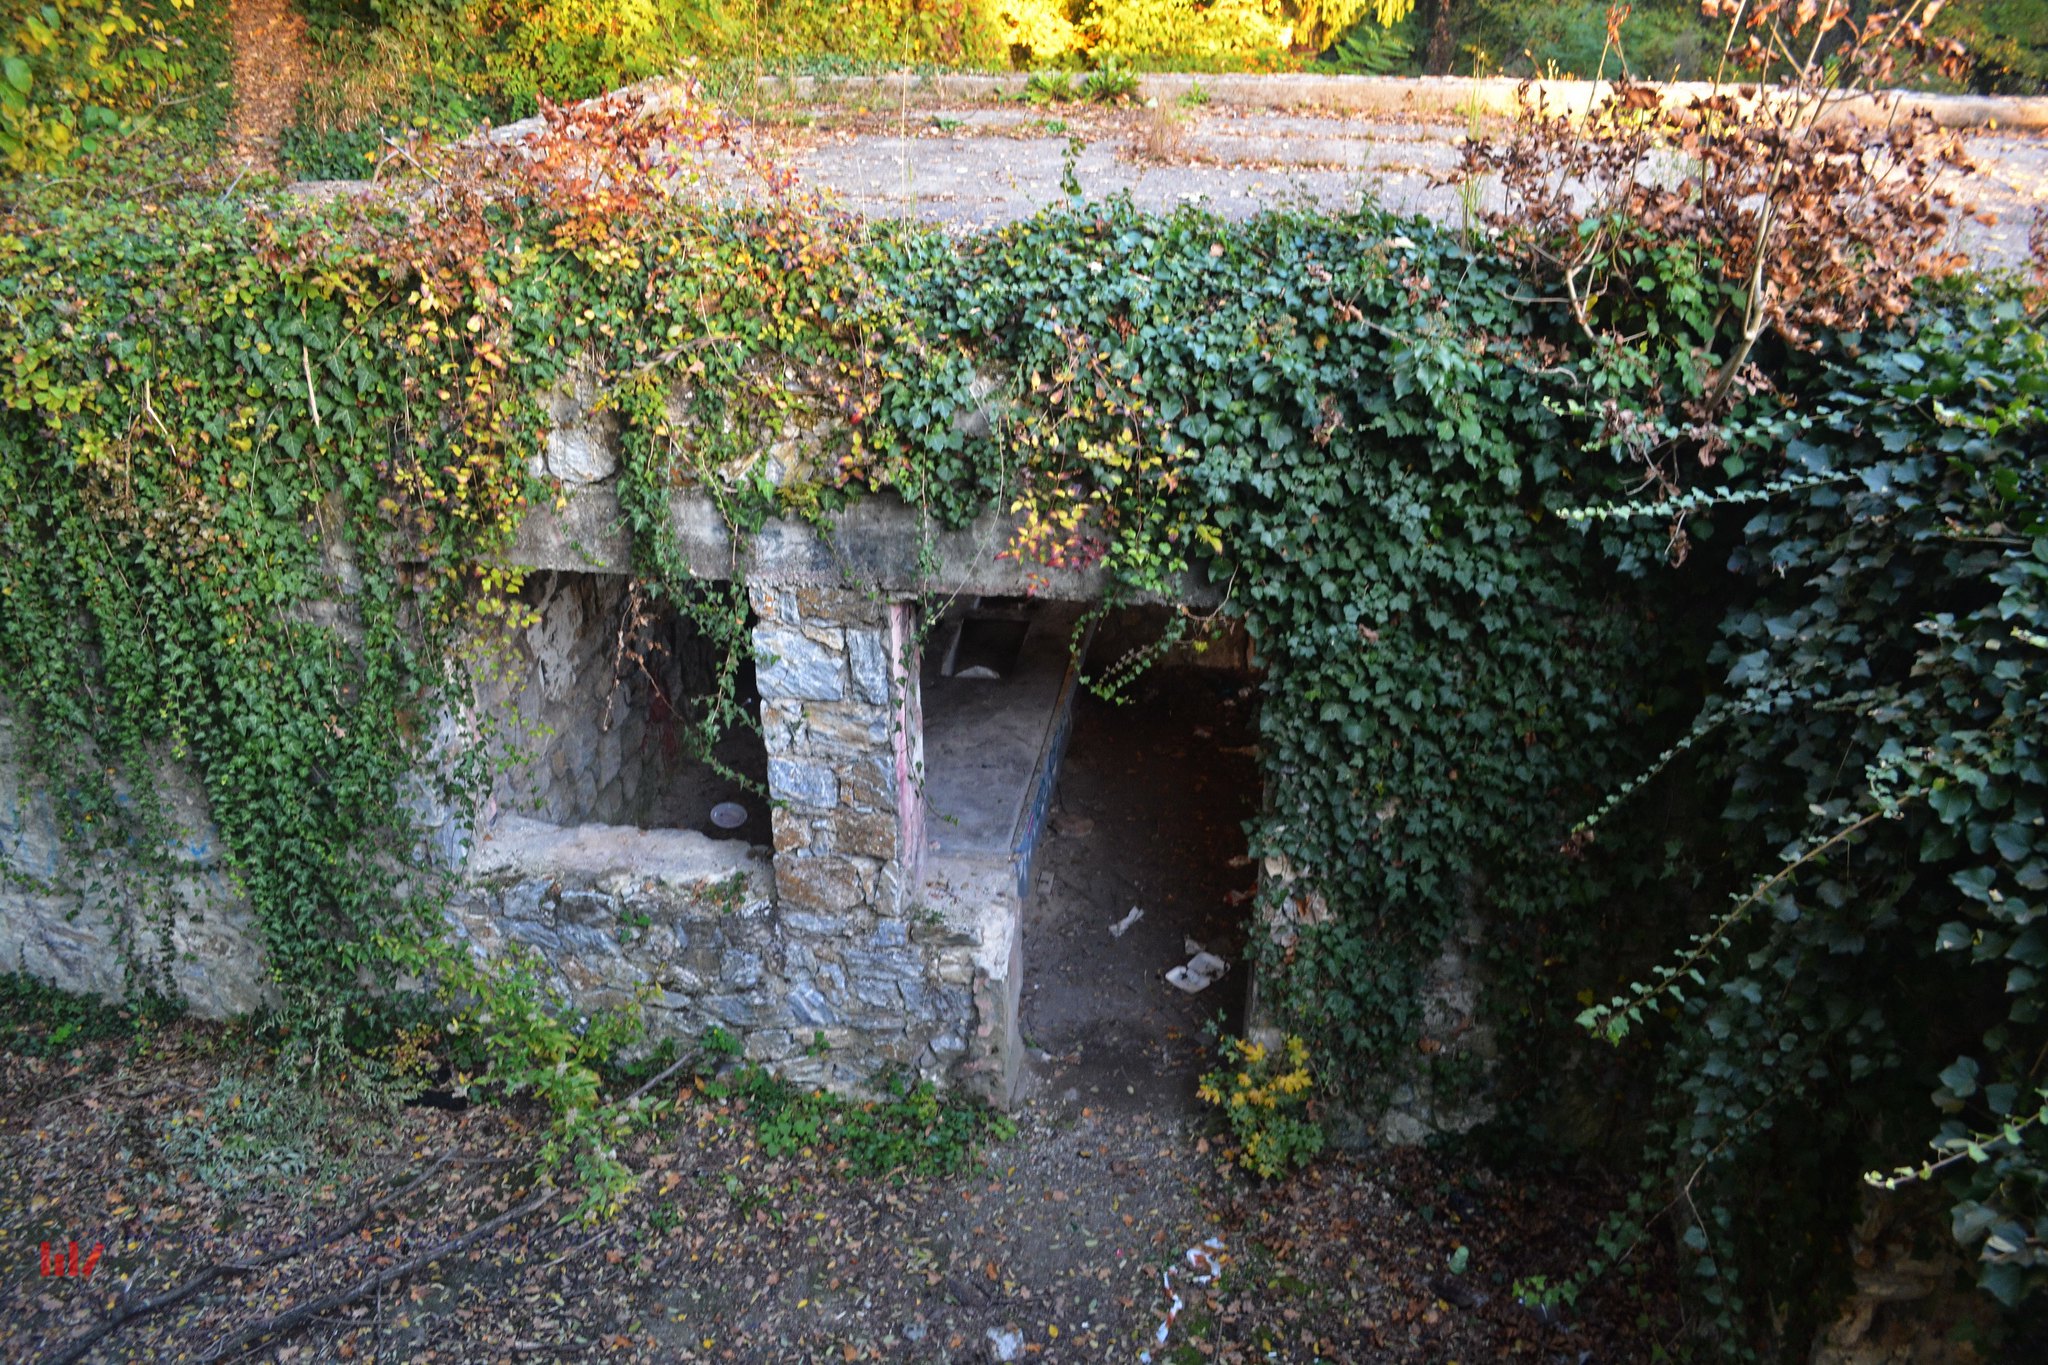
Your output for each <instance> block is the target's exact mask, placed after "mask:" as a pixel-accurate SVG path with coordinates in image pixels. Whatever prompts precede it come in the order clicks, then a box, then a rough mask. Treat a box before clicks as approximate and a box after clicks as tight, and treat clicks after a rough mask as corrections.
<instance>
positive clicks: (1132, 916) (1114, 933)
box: [1109, 905, 1145, 938]
mask: <svg viewBox="0 0 2048 1365" xmlns="http://www.w3.org/2000/svg"><path fill="white" fill-rule="evenodd" d="M1143 918H1145V912H1144V911H1143V910H1140V909H1139V908H1138V907H1137V906H1135V905H1134V906H1132V907H1131V911H1130V913H1129V914H1127V915H1125V916H1124V917H1123V918H1122V919H1120V920H1118V921H1117V922H1116V923H1115V924H1112V925H1110V926H1109V936H1110V937H1111V938H1122V937H1123V936H1124V933H1125V931H1126V930H1128V929H1129V928H1130V927H1131V926H1132V925H1133V924H1136V923H1137V922H1138V921H1139V920H1141V919H1143Z"/></svg>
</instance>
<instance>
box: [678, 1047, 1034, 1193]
mask: <svg viewBox="0 0 2048 1365" xmlns="http://www.w3.org/2000/svg"><path fill="white" fill-rule="evenodd" d="M879 1088H880V1090H881V1092H882V1096H881V1098H879V1099H874V1100H854V1099H846V1098H843V1097H841V1096H838V1095H834V1094H831V1093H830V1092H828V1091H824V1090H812V1089H806V1088H804V1087H802V1086H799V1085H796V1084H794V1083H792V1082H790V1081H787V1080H784V1079H782V1078H781V1077H779V1076H776V1075H774V1074H772V1073H770V1072H769V1071H768V1070H766V1069H765V1068H763V1067H760V1066H754V1065H748V1066H743V1067H741V1068H739V1069H738V1070H737V1071H734V1072H731V1073H729V1074H728V1075H726V1076H725V1077H723V1078H720V1079H717V1080H712V1081H707V1082H705V1084H704V1086H703V1093H704V1094H705V1095H706V1096H707V1097H710V1098H712V1099H720V1098H730V1099H731V1100H733V1101H734V1107H735V1109H736V1110H738V1111H739V1112H741V1113H743V1114H744V1115H745V1116H746V1118H747V1119H748V1120H749V1121H750V1122H751V1123H752V1124H753V1125H754V1136H755V1139H756V1140H757V1141H758V1142H759V1143H760V1144H761V1150H762V1151H763V1152H764V1153H765V1154H766V1155H768V1156H771V1157H787V1156H803V1155H807V1154H808V1155H812V1156H816V1157H817V1158H819V1159H820V1161H821V1162H824V1163H826V1164H829V1165H830V1167H831V1168H832V1169H833V1170H834V1171H835V1172H837V1173H840V1174H847V1175H857V1176H894V1177H897V1178H905V1179H907V1178H918V1179H930V1178H935V1177H941V1176H950V1175H959V1174H961V1173H962V1172H964V1171H967V1170H970V1169H972V1168H973V1165H974V1162H975V1159H976V1154H977V1152H979V1151H980V1149H981V1148H982V1146H983V1145H985V1144H986V1143H989V1142H1004V1141H1008V1140H1009V1139H1010V1138H1012V1137H1014V1136H1016V1133H1017V1126H1016V1124H1014V1123H1012V1122H1011V1121H1010V1120H1009V1119H1008V1118H1006V1117H1004V1116H1003V1115H1001V1114H998V1113H997V1112H995V1111H994V1110H993V1109H990V1108H989V1107H988V1106H987V1105H985V1104H983V1103H981V1102H979V1101H977V1100H972V1099H967V1098H964V1097H962V1096H958V1095H951V1094H941V1093H940V1092H939V1091H938V1090H937V1088H935V1087H934V1086H933V1085H932V1083H931V1082H930V1081H923V1080H917V1081H913V1080H911V1079H910V1078H909V1077H908V1076H906V1075H903V1074H901V1073H898V1074H894V1075H889V1076H885V1077H883V1078H882V1080H881V1083H880V1087H879Z"/></svg>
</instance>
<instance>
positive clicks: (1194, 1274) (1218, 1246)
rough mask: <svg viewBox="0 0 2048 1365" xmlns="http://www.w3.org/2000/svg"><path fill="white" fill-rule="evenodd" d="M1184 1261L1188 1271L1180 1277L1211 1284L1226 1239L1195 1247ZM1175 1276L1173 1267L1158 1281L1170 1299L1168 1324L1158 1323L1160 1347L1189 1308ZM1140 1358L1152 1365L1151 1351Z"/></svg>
mask: <svg viewBox="0 0 2048 1365" xmlns="http://www.w3.org/2000/svg"><path fill="white" fill-rule="evenodd" d="M1184 1259H1185V1260H1186V1261H1187V1263H1188V1265H1187V1269H1186V1270H1183V1271H1181V1272H1180V1273H1181V1274H1183V1275H1185V1276H1186V1277H1187V1278H1188V1279H1190V1280H1192V1281H1194V1282H1195V1283H1196V1284H1207V1283H1209V1281H1211V1280H1213V1279H1215V1278H1216V1276H1217V1274H1218V1273H1219V1272H1220V1271H1221V1270H1222V1269H1223V1239H1222V1238H1221V1237H1211V1238H1209V1239H1208V1240H1206V1241H1204V1242H1201V1243H1200V1244H1198V1245H1196V1246H1191V1247H1189V1248H1188V1249H1187V1251H1186V1252H1185V1253H1184ZM1173 1275H1174V1270H1173V1268H1172V1267H1168V1268H1167V1269H1165V1270H1162V1271H1160V1272H1159V1282H1160V1284H1162V1285H1164V1286H1165V1288H1166V1297H1167V1298H1168V1299H1169V1300H1170V1302H1168V1304H1167V1305H1166V1321H1165V1322H1162V1323H1160V1324H1159V1331H1158V1333H1157V1334H1156V1335H1155V1337H1154V1340H1155V1341H1157V1342H1158V1343H1159V1344H1160V1345H1161V1346H1164V1345H1165V1344H1166V1338H1167V1336H1168V1334H1169V1333H1171V1332H1172V1331H1173V1323H1174V1319H1176V1318H1178V1317H1179V1316H1180V1310H1181V1309H1183V1308H1185V1307H1187V1305H1186V1304H1185V1303H1183V1302H1181V1297H1180V1295H1179V1294H1178V1293H1177V1292H1176V1291H1175V1290H1174V1287H1173ZM1138 1359H1139V1361H1140V1362H1141V1363H1142V1365H1150V1362H1151V1359H1152V1353H1151V1352H1150V1351H1140V1352H1139V1353H1138Z"/></svg>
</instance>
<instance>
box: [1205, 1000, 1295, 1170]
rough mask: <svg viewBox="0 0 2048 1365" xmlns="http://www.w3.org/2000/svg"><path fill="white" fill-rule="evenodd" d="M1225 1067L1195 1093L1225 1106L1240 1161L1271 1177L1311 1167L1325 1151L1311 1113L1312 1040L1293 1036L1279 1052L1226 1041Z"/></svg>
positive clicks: (1245, 1042)
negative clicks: (1317, 1155) (1319, 1154)
mask: <svg viewBox="0 0 2048 1365" xmlns="http://www.w3.org/2000/svg"><path fill="white" fill-rule="evenodd" d="M1222 1050H1223V1063H1224V1065H1223V1069H1222V1070H1220V1071H1212V1072H1210V1073H1209V1074H1208V1075H1206V1076H1204V1077H1202V1084H1201V1087H1200V1088H1199V1089H1198V1090H1197V1091H1196V1092H1195V1093H1196V1094H1198V1095H1200V1096H1201V1098H1202V1099H1204V1100H1205V1101H1207V1102H1208V1103H1210V1104H1213V1105H1216V1106H1218V1107H1219V1108H1221V1109H1222V1110H1223V1116H1224V1118H1226V1119H1227V1120H1229V1122H1230V1133H1231V1136H1232V1138H1234V1139H1235V1140H1236V1142H1237V1147H1236V1153H1235V1154H1236V1157H1237V1164H1238V1165H1240V1166H1242V1167H1244V1168H1245V1169H1246V1170H1248V1171H1252V1172H1255V1173H1256V1174H1258V1175H1262V1176H1265V1177H1267V1178H1268V1179H1271V1178H1273V1177H1275V1176H1279V1175H1284V1174H1286V1173H1287V1171H1288V1170H1289V1169H1290V1168H1292V1167H1295V1166H1306V1165H1307V1164H1308V1163H1309V1162H1310V1161H1311V1160H1313V1159H1314V1158H1315V1156H1316V1154H1317V1153H1319V1152H1321V1151H1322V1150H1323V1130H1322V1128H1321V1126H1320V1125H1318V1124H1317V1123H1316V1122H1315V1120H1314V1119H1312V1118H1310V1117H1309V1116H1308V1108H1309V1094H1310V1092H1311V1091H1312V1090H1313V1089H1314V1087H1315V1072H1314V1071H1312V1070H1311V1069H1310V1068H1309V1064H1308V1044H1307V1043H1305V1042H1303V1041H1302V1040H1301V1039H1300V1038H1298V1037H1295V1036H1293V1035H1289V1036H1288V1038H1287V1040H1286V1042H1285V1043H1283V1044H1282V1045H1281V1047H1280V1049H1279V1050H1278V1051H1275V1050H1273V1049H1271V1048H1268V1047H1267V1046H1266V1045H1265V1044H1264V1043H1255V1042H1251V1041H1250V1040H1248V1039H1244V1038H1225V1039H1224V1040H1223V1049H1222Z"/></svg>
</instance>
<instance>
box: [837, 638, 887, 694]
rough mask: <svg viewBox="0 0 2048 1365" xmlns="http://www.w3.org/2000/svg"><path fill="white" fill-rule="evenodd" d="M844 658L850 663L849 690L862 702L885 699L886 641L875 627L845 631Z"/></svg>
mask: <svg viewBox="0 0 2048 1365" xmlns="http://www.w3.org/2000/svg"><path fill="white" fill-rule="evenodd" d="M846 658H847V662H848V663H850V664H852V666H853V690H854V692H855V694H856V695H858V696H859V697H860V699H861V700H862V701H866V702H873V703H874V704H875V705H877V706H886V705H887V704H888V702H889V643H888V640H887V639H886V638H885V637H884V636H883V634H882V632H881V631H879V630H849V631H847V632H846Z"/></svg>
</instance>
